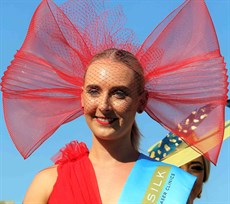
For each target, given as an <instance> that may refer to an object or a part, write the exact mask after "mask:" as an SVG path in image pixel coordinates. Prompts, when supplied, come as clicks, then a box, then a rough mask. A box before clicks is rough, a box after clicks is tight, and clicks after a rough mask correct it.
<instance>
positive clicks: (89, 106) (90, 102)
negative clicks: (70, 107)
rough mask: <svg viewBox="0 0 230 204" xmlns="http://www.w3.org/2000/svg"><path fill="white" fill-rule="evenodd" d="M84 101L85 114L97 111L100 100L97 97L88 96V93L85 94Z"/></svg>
mask: <svg viewBox="0 0 230 204" xmlns="http://www.w3.org/2000/svg"><path fill="white" fill-rule="evenodd" d="M82 101H83V104H84V114H89V113H91V112H95V110H96V108H97V104H98V100H97V99H96V98H92V97H88V96H87V95H84V96H83V99H82Z"/></svg>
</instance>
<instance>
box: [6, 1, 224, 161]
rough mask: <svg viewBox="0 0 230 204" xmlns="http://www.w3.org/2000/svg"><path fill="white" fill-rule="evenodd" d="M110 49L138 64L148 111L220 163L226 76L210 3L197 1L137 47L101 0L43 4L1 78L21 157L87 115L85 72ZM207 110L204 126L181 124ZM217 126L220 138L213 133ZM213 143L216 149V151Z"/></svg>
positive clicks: (118, 17)
mask: <svg viewBox="0 0 230 204" xmlns="http://www.w3.org/2000/svg"><path fill="white" fill-rule="evenodd" d="M108 48H118V49H124V50H126V51H129V52H131V53H133V54H134V55H135V56H136V57H137V58H138V59H139V61H140V63H141V65H142V66H143V69H144V75H145V80H146V84H145V89H146V90H147V91H148V94H149V95H148V97H149V98H148V103H147V106H146V109H145V110H146V112H147V113H148V114H149V115H150V116H151V117H152V118H153V119H155V120H156V121H157V122H159V123H160V124H162V125H163V126H164V127H166V128H167V129H169V130H170V131H172V132H173V133H174V134H176V135H179V136H180V137H182V138H183V139H184V140H185V141H186V142H187V143H189V144H190V145H193V146H194V147H195V148H197V149H198V150H199V151H201V152H203V153H205V154H206V156H207V157H208V158H209V159H210V160H211V161H212V162H213V163H216V161H217V157H218V154H219V150H220V147H221V143H222V137H223V130H224V106H225V103H226V100H227V76H226V68H225V63H224V61H223V58H222V57H221V55H220V50H219V45H218V41H217V37H216V33H215V30H214V27H213V24H212V21H211V18H210V15H209V13H208V10H207V8H206V5H205V3H204V2H203V1H196V0H189V1H186V2H184V3H183V4H182V5H181V6H180V7H178V8H177V9H176V10H174V11H173V12H172V13H171V14H170V15H169V16H168V17H167V18H166V19H165V20H164V21H163V22H162V23H161V24H160V25H159V26H158V27H157V28H156V29H155V30H154V31H153V32H152V33H151V34H150V35H149V37H148V38H147V39H146V40H145V42H144V43H143V44H142V45H141V46H140V48H139V49H138V46H137V44H136V38H135V36H134V34H133V32H132V31H131V30H129V29H126V28H124V14H123V13H122V9H121V8H120V7H115V8H107V7H106V6H105V5H104V2H103V1H98V0H85V1H77V0H76V1H74V0H69V1H67V2H66V3H64V4H62V5H61V6H60V7H58V6H56V5H55V4H54V3H53V1H51V0H43V1H42V3H41V4H40V5H39V7H38V9H37V10H36V12H35V14H34V16H33V18H32V21H31V24H30V27H29V31H28V34H27V36H26V39H25V41H24V44H23V46H22V47H21V49H20V50H19V51H18V53H17V54H16V55H15V59H14V60H13V61H12V63H11V65H10V66H9V67H8V69H7V71H6V72H5V75H4V77H3V78H2V79H3V81H2V91H3V104H4V114H5V120H6V124H7V127H8V130H9V133H10V135H11V137H12V140H13V141H14V143H15V145H16V147H17V149H18V150H19V152H20V153H21V154H22V155H23V157H24V158H27V157H28V156H29V155H30V154H31V153H32V152H33V151H34V150H36V149H37V148H38V147H39V146H40V145H41V144H42V143H43V142H44V141H45V140H46V139H47V138H48V137H50V136H51V135H52V134H53V132H54V131H55V130H56V129H57V128H58V127H59V126H60V125H62V124H63V123H66V122H69V121H71V120H73V119H75V118H76V117H78V116H80V115H81V114H83V111H82V108H81V103H80V99H81V92H82V91H81V87H82V85H83V80H84V79H83V78H84V74H85V70H86V68H87V65H88V64H89V62H90V60H91V59H92V57H93V56H94V55H95V54H97V53H100V52H102V51H103V50H105V49H108ZM205 105H206V106H207V107H208V106H210V107H211V109H212V111H211V112H210V113H209V114H208V116H207V117H206V116H205V117H206V118H205V120H203V121H202V123H200V124H199V126H198V127H196V128H195V129H194V127H193V125H192V123H191V126H189V124H186V127H185V125H184V124H181V122H182V121H183V120H184V119H185V118H187V117H188V116H189V115H191V113H194V114H195V112H196V111H197V110H200V109H201V108H202V107H203V106H205ZM213 127H216V134H214V135H210V134H209V130H210V129H212V130H213ZM185 130H186V131H187V132H186V131H185ZM209 142H215V143H216V144H217V145H216V147H215V148H214V149H212V150H210V149H209V148H208V145H207V144H208V143H209ZM207 152H208V153H207Z"/></svg>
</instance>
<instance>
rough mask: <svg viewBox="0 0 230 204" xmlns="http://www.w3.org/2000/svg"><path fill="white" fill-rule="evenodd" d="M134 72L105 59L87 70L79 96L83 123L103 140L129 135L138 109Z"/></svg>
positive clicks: (120, 64)
mask: <svg viewBox="0 0 230 204" xmlns="http://www.w3.org/2000/svg"><path fill="white" fill-rule="evenodd" d="M136 84H137V81H136V80H135V74H134V71H133V70H131V69H130V68H128V67H127V66H126V65H124V64H122V63H119V62H113V61H111V60H109V59H100V60H97V61H95V62H93V63H92V64H91V65H90V66H89V67H88V69H87V73H86V75H85V82H84V87H83V93H82V105H83V107H84V115H85V118H86V122H87V124H88V126H89V128H90V129H91V131H92V132H93V135H94V136H96V137H99V138H101V139H105V140H113V139H117V138H120V137H123V136H130V133H131V128H132V125H133V123H134V119H135V114H136V112H137V110H138V108H139V106H140V105H139V104H140V95H139V94H138V93H137V88H136V87H137V85H136Z"/></svg>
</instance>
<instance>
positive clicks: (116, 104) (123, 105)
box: [111, 100, 135, 114]
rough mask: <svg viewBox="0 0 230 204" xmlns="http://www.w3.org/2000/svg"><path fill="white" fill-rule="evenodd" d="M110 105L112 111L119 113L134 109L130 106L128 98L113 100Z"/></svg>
mask: <svg viewBox="0 0 230 204" xmlns="http://www.w3.org/2000/svg"><path fill="white" fill-rule="evenodd" d="M111 106H112V108H113V110H114V111H116V112H117V113H120V114H124V113H127V112H130V111H132V109H133V110H135V107H133V106H132V103H131V101H129V100H128V101H123V100H115V101H113V102H112V103H111Z"/></svg>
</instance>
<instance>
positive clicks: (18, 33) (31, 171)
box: [0, 0, 230, 204]
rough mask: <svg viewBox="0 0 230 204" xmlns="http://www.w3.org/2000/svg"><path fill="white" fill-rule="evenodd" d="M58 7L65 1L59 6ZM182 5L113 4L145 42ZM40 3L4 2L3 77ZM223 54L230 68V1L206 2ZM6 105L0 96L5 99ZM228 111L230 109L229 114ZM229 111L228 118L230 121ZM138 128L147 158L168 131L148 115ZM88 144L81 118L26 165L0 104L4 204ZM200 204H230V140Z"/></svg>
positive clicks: (0, 12)
mask: <svg viewBox="0 0 230 204" xmlns="http://www.w3.org/2000/svg"><path fill="white" fill-rule="evenodd" d="M55 2H56V3H57V4H59V3H60V2H63V0H62V1H60V0H56V1H55ZM182 2H183V1H182V0H142V1H138V0H123V1H121V0H112V1H111V3H112V4H121V5H122V6H123V8H124V13H125V14H126V16H127V26H128V27H130V28H132V29H133V30H134V31H135V32H136V34H137V37H138V38H139V40H140V42H143V40H144V39H145V38H146V37H147V36H148V34H149V33H150V32H151V31H152V30H153V29H154V28H155V27H156V26H157V25H158V23H160V22H161V21H162V20H163V19H164V18H165V17H166V16H167V15H168V14H169V13H170V12H171V11H172V10H173V9H175V8H176V7H177V6H179V5H180V4H181V3H182ZM39 3H40V1H39V0H1V1H0V76H2V75H3V72H4V70H5V69H6V67H7V66H8V65H9V64H10V61H11V60H12V59H13V56H14V54H15V53H16V50H18V49H19V48H20V46H21V44H22V42H23V40H24V38H25V35H26V32H27V28H28V25H29V22H30V19H31V17H32V15H33V12H34V10H35V9H36V7H37V6H38V4H39ZM206 3H207V6H208V8H209V11H210V13H211V16H212V19H213V23H214V26H215V28H216V32H217V36H218V38H219V43H220V48H221V53H222V55H223V56H224V57H225V62H226V63H227V68H228V74H229V70H230V69H229V67H230V1H229V0H207V1H206ZM0 100H1V96H0ZM226 110H227V109H226ZM229 110H230V109H228V112H226V113H227V114H226V119H230V113H229V112H230V111H229ZM137 123H138V124H139V127H140V130H141V132H142V134H143V137H142V141H141V148H140V149H141V151H142V152H143V153H147V149H148V148H149V146H150V145H151V144H154V143H155V142H157V141H158V140H160V139H162V138H163V137H164V136H165V135H166V134H167V131H166V130H165V129H164V128H163V127H161V126H160V125H159V124H157V123H156V122H154V121H153V120H152V119H150V118H149V116H147V114H145V113H143V114H141V115H138V116H137ZM75 139H77V140H78V141H83V142H85V143H86V144H87V145H88V146H89V147H90V146H91V142H90V141H91V133H90V131H89V130H88V128H87V126H86V123H85V120H84V118H83V117H80V118H78V119H76V120H74V121H72V122H70V123H68V124H65V125H63V126H62V127H61V128H59V129H58V130H57V131H56V132H55V133H54V135H53V136H52V137H51V138H50V139H48V140H47V141H46V142H45V143H44V144H43V145H42V146H41V147H40V148H39V149H38V150H37V151H36V152H35V153H33V154H32V155H31V156H30V157H29V158H28V159H27V160H24V159H23V158H22V157H21V155H20V154H19V153H18V152H17V150H16V148H15V147H14V145H13V143H12V141H11V139H10V136H9V134H8V131H7V129H6V126H5V123H4V119H3V112H2V104H0V200H13V201H14V202H15V203H21V202H22V200H23V197H24V195H25V192H26V189H27V188H28V186H29V184H30V182H31V181H32V179H33V177H34V175H35V174H36V173H37V172H39V171H40V170H41V169H44V168H46V167H47V166H50V165H52V162H51V160H50V158H51V157H52V156H53V155H54V154H55V153H56V152H57V151H58V150H59V149H60V148H61V147H63V146H64V145H65V144H67V143H69V142H70V141H72V140H75ZM195 203H196V204H227V203H230V140H229V139H228V140H227V141H225V142H224V144H223V146H222V150H221V153H220V155H219V161H218V164H217V166H213V165H212V167H211V175H210V179H209V181H208V182H207V183H206V184H205V185H204V188H203V192H202V197H201V199H199V200H197V201H196V202H195Z"/></svg>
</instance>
